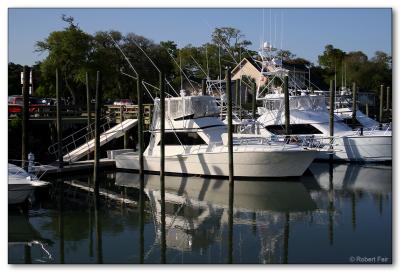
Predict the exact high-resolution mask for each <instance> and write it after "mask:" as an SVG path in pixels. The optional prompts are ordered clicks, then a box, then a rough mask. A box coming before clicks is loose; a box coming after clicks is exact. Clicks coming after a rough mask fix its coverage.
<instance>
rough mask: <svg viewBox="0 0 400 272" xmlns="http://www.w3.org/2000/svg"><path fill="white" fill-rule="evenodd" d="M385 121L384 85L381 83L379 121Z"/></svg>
mask: <svg viewBox="0 0 400 272" xmlns="http://www.w3.org/2000/svg"><path fill="white" fill-rule="evenodd" d="M382 121H383V85H381V89H380V93H379V123H382Z"/></svg>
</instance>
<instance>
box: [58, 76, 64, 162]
mask: <svg viewBox="0 0 400 272" xmlns="http://www.w3.org/2000/svg"><path fill="white" fill-rule="evenodd" d="M60 92H61V84H60V77H59V73H58V69H56V101H57V105H56V111H57V118H56V119H57V121H56V122H57V158H58V168H59V169H61V168H63V165H64V161H63V154H62V119H61V107H62V105H61V93H60Z"/></svg>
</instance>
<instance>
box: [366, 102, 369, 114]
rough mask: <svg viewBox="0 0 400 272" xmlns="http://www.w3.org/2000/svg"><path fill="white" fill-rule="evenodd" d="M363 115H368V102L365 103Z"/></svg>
mask: <svg viewBox="0 0 400 272" xmlns="http://www.w3.org/2000/svg"><path fill="white" fill-rule="evenodd" d="M365 115H366V116H367V117H369V105H368V102H367V103H366V104H365Z"/></svg>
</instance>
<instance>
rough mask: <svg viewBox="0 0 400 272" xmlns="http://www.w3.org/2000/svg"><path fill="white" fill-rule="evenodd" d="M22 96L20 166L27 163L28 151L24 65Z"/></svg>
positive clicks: (27, 86)
mask: <svg viewBox="0 0 400 272" xmlns="http://www.w3.org/2000/svg"><path fill="white" fill-rule="evenodd" d="M22 96H23V103H24V104H23V108H22V147H21V160H22V165H21V166H22V168H25V166H26V165H27V163H26V161H27V160H28V153H29V151H28V150H29V138H28V131H29V67H28V66H24V68H23V82H22Z"/></svg>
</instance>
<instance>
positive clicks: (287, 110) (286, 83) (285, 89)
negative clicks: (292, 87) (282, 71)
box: [283, 76, 291, 135]
mask: <svg viewBox="0 0 400 272" xmlns="http://www.w3.org/2000/svg"><path fill="white" fill-rule="evenodd" d="M283 95H284V99H285V134H286V135H289V134H290V133H291V132H290V107H289V77H288V76H285V77H284V80H283Z"/></svg>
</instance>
